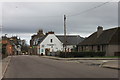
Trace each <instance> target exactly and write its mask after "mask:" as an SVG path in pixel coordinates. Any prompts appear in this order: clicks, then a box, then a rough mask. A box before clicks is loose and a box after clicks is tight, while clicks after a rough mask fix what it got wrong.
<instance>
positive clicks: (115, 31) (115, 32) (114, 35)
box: [79, 27, 120, 45]
mask: <svg viewBox="0 0 120 80" xmlns="http://www.w3.org/2000/svg"><path fill="white" fill-rule="evenodd" d="M119 35H120V27H116V28H111V29H107V30H103V32H102V33H101V35H100V36H99V37H97V32H94V33H93V34H91V35H90V36H89V37H88V38H86V39H85V40H84V41H82V42H80V43H79V45H99V44H120V37H118V36H119Z"/></svg>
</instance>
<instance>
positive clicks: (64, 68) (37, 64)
mask: <svg viewBox="0 0 120 80" xmlns="http://www.w3.org/2000/svg"><path fill="white" fill-rule="evenodd" d="M72 61H73V62H72ZM75 61H76V60H75ZM83 61H85V60H83ZM90 62H91V61H90ZM4 78H118V70H116V69H109V68H101V67H98V66H91V65H84V64H83V63H80V62H79V63H78V61H76V62H74V60H71V61H70V60H54V59H48V58H44V57H39V56H29V55H21V56H13V57H12V58H11V61H10V64H9V66H8V69H7V71H6V73H5V75H4Z"/></svg>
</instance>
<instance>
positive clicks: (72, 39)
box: [37, 31, 84, 55]
mask: <svg viewBox="0 0 120 80" xmlns="http://www.w3.org/2000/svg"><path fill="white" fill-rule="evenodd" d="M66 38H67V40H66V41H67V43H66V45H67V48H66V51H68V52H71V50H72V49H73V48H74V47H76V45H77V44H78V43H79V42H81V41H82V40H83V39H84V38H82V37H80V36H76V35H73V36H70V35H69V36H68V35H67V36H66ZM63 44H64V35H55V34H54V32H52V31H51V32H48V33H47V34H46V36H43V37H40V38H39V40H38V46H37V54H40V55H48V53H54V52H57V51H64V48H63Z"/></svg>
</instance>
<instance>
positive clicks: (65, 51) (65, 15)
mask: <svg viewBox="0 0 120 80" xmlns="http://www.w3.org/2000/svg"><path fill="white" fill-rule="evenodd" d="M63 48H64V50H65V57H66V15H64V47H63Z"/></svg>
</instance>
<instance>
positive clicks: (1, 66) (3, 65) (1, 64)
mask: <svg viewBox="0 0 120 80" xmlns="http://www.w3.org/2000/svg"><path fill="white" fill-rule="evenodd" d="M10 60H11V56H8V57H6V58H4V59H2V60H0V69H1V75H0V79H2V78H3V75H4V74H5V72H6V71H7V68H8V65H9V63H10Z"/></svg>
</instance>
